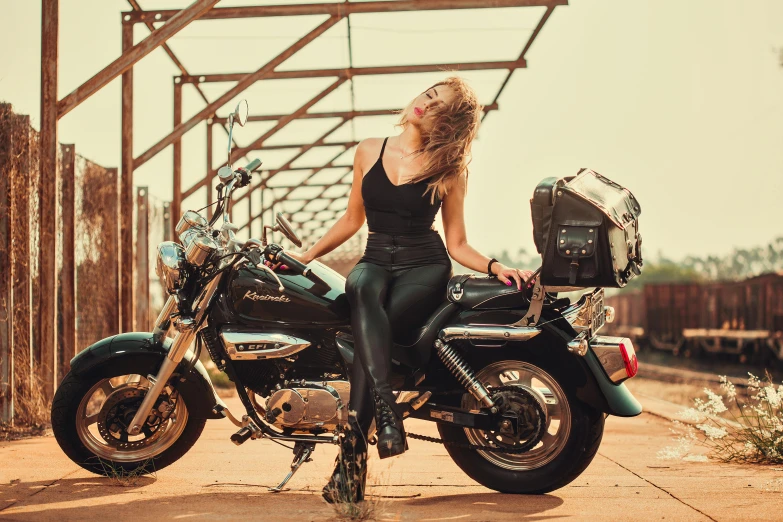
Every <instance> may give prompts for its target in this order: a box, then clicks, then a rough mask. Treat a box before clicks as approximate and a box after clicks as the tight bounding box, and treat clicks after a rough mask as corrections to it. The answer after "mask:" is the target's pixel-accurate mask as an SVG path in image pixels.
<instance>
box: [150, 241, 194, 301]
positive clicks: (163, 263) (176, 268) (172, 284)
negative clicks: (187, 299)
mask: <svg viewBox="0 0 783 522" xmlns="http://www.w3.org/2000/svg"><path fill="white" fill-rule="evenodd" d="M186 266H187V261H186V257H185V249H184V248H182V246H181V245H179V244H177V243H175V242H173V241H164V242H163V243H161V244H160V245H158V262H157V264H156V265H155V273H156V274H158V277H159V278H160V279H161V281H163V282H164V284H165V286H166V291H167V292H168V293H169V294H173V293H175V292H176V291H177V290H179V289H180V288H182V286H183V285H184V284H185V280H186V276H187V274H186V272H185V267H186Z"/></svg>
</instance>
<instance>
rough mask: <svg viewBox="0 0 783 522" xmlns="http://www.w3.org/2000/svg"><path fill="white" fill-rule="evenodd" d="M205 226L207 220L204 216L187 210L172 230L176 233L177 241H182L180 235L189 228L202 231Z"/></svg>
mask: <svg viewBox="0 0 783 522" xmlns="http://www.w3.org/2000/svg"><path fill="white" fill-rule="evenodd" d="M206 226H207V220H206V218H205V217H204V216H202V215H201V214H199V213H198V212H194V211H192V210H188V211H187V212H185V213H184V214H182V217H181V218H180V219H179V222H178V223H177V226H176V227H175V228H174V230H175V231H176V232H177V237H179V240H180V241H182V234H184V233H185V231H186V230H189V229H191V228H198V229H202V228H204V227H206ZM183 243H184V241H183Z"/></svg>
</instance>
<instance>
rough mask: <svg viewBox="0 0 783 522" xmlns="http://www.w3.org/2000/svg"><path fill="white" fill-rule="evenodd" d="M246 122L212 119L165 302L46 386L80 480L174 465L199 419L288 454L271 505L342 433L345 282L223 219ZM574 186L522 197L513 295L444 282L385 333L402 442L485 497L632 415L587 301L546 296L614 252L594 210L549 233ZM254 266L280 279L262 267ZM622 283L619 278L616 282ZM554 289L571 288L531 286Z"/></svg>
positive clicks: (567, 474) (583, 450) (534, 487)
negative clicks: (206, 205) (424, 310)
mask: <svg viewBox="0 0 783 522" xmlns="http://www.w3.org/2000/svg"><path fill="white" fill-rule="evenodd" d="M246 117H247V104H246V102H244V101H243V102H241V103H240V105H239V106H238V107H237V110H236V111H235V112H234V113H233V114H232V115H231V116H230V118H229V128H230V132H229V165H227V166H224V167H222V168H221V169H220V170H219V172H218V176H219V178H220V185H219V186H218V187H217V192H218V197H217V201H218V202H219V203H218V207H217V208H216V211H215V213H214V217H213V218H212V220H211V221H210V222H208V221H207V220H206V219H205V218H204V217H203V216H201V215H200V214H198V213H196V212H193V211H187V212H185V213H184V215H183V216H182V218H181V219H180V221H179V222H178V224H177V227H176V232H177V234H178V237H179V241H180V243H177V242H171V241H166V242H163V243H161V244H160V245H159V246H158V260H157V272H158V275H159V277H160V278H161V281H162V282H163V283H164V284H165V288H166V290H167V291H168V294H169V298H168V300H167V302H166V304H165V305H164V307H163V309H162V311H161V312H160V314H159V316H158V318H157V320H156V321H155V324H154V329H153V331H152V332H151V333H147V332H133V333H124V334H120V335H115V336H112V337H109V338H106V339H103V340H101V341H98V342H97V343H95V344H93V345H92V346H90V347H89V348H87V349H85V350H83V351H82V352H81V353H79V354H78V355H77V356H76V357H75V358H74V359H73V360H72V361H71V370H70V372H69V373H68V374H67V375H66V377H65V378H64V380H63V382H62V383H61V385H60V387H59V388H58V390H57V393H56V395H55V398H54V402H53V406H52V427H53V430H54V434H55V437H56V439H57V442H58V444H59V445H60V447H61V448H62V449H63V451H64V452H65V453H66V454H67V455H68V457H70V458H71V459H72V460H73V461H74V462H75V463H77V464H78V465H80V466H82V467H83V468H85V469H87V470H89V471H92V472H94V473H97V474H105V473H106V472H107V470H108V469H115V470H116V469H117V468H120V469H122V470H125V471H127V472H136V473H146V472H152V471H153V470H157V471H160V470H161V469H162V468H164V467H166V466H168V465H169V464H171V463H173V462H175V461H177V460H178V459H179V458H180V457H182V456H183V455H184V454H185V453H187V451H188V450H189V449H190V448H191V446H193V444H194V443H195V442H196V440H197V439H198V438H199V436H200V435H201V433H202V430H203V429H204V425H205V423H206V421H207V420H208V419H223V418H228V419H229V420H230V421H231V422H232V423H234V424H235V425H236V426H237V430H238V431H237V432H236V433H235V434H234V435H232V436H231V440H232V441H233V442H234V443H235V444H237V445H239V444H243V443H245V442H246V441H247V440H248V439H263V438H269V439H274V440H277V441H292V442H294V460H293V463H292V465H291V470H290V472H289V473H288V475H287V476H286V477H285V479H284V480H283V481H282V483H281V484H280V485H279V486H277V487H276V488H273V490H275V491H280V490H282V488H283V486H285V484H286V482H287V481H288V480H289V479H290V478H291V476H292V475H293V474H294V473H295V472H296V470H297V469H298V468H299V466H300V465H301V464H302V463H304V462H306V461H307V460H309V459H310V457H311V455H312V453H313V451H314V449H315V447H316V445H317V444H336V443H337V442H338V433H339V432H340V430H341V429H342V428H343V427H344V426H345V425H346V424H347V420H348V397H349V390H350V385H349V382H348V377H347V376H348V375H349V371H348V369H349V366H350V365H351V364H353V357H354V347H353V338H352V336H351V327H350V320H349V317H350V314H349V307H348V303H347V299H346V296H345V293H344V287H345V279H344V278H343V277H342V276H340V275H339V274H337V273H336V272H334V271H333V270H331V269H330V268H328V267H327V266H325V265H323V264H322V263H320V262H318V261H313V262H312V263H310V264H308V265H306V266H305V265H303V264H302V263H300V262H299V261H297V260H296V259H294V258H292V257H291V256H289V255H288V254H287V253H286V251H285V250H284V249H283V247H281V246H280V245H279V244H275V243H273V242H267V239H266V237H267V230H270V229H271V230H272V231H279V232H281V233H282V234H283V235H284V236H285V237H286V238H287V239H288V240H289V241H291V242H292V243H293V244H295V245H297V246H301V243H300V241H299V239H298V238H297V236H296V233H295V232H294V230H293V228H292V227H291V225H290V224H289V222H288V221H287V220H286V219H285V218H284V217H283V216H282V214H279V213H278V214H277V218H276V224H275V226H269V225H267V226H265V227H264V229H263V234H262V235H263V237H262V239H261V240H256V239H250V240H247V241H241V240H239V239H238V238H237V237H236V236H235V234H234V232H235V231H236V230H237V229H236V227H234V226H233V225H232V224H231V222H230V220H229V207H230V203H231V196H232V193H233V191H234V190H236V189H239V188H241V187H245V186H247V185H248V184H249V182H250V177H251V173H252V171H253V170H254V169H257V168H258V167H259V166H260V163H261V162H260V161H258V160H255V161H253V162H252V163H251V164H250V165H248V166H247V167H245V168H237V169H233V168H232V167H231V166H230V150H231V149H230V145H231V133H232V132H233V124H234V123H235V122H236V123H239V124H240V125H244V123H245V119H246ZM590 172H592V171H590ZM579 179H580V177H579V176H577V178H576V180H579ZM576 180H572V181H576ZM576 186H577V184H575V183H572V182H568V181H564V180H554V181H547V180H545V182H544V183H542V185H539V187H538V188H537V190H536V196H535V197H534V200H535V204H536V205H538V206H537V207H536V206H534V220H536V219H537V220H538V221H539V222H541V219H542V216H543V217H545V218H546V220H548V221H547V223H545V227H544V228H547V230H545V231H544V232H543V233H541V226H542V225H541V224H540V223H537V224H536V230H535V232H536V239H537V245H538V244H539V242H543V243H544V244H542V245H541V250H542V251H543V252H544V264H543V265H542V268H541V269H540V270H539V271H538V272H536V274H535V276H534V278H532V279H531V280H530V281H529V282H528V284H527V285H525V286H524V287H523V289H522V290H518V289H516V288H515V287H511V288H510V287H507V286H506V285H504V284H502V283H500V282H499V281H498V280H497V279H496V278H494V277H477V276H475V275H457V276H454V277H453V278H452V279H451V281H450V282H449V284H448V288H447V295H445V296H444V301H443V303H442V304H441V305H440V306H439V307H438V308H437V309H436V310H434V311H433V312H432V314H431V315H430V316H429V317H427V318H424V317H423V318H422V321H421V327H420V328H418V329H416V330H415V331H407V332H395V346H394V353H393V360H392V362H393V366H394V375H393V379H392V385H393V388H394V390H395V392H396V393H397V400H398V402H399V403H401V404H403V408H404V409H405V415H406V417H407V416H409V417H411V418H417V419H422V420H427V421H431V422H435V423H436V425H437V428H438V431H439V433H440V437H441V438H440V439H437V438H433V437H424V436H421V435H417V434H415V433H409V434H408V437H409V438H412V439H420V440H423V441H429V442H428V443H433V442H434V443H442V444H445V446H446V449H447V451H448V453H449V455H450V456H451V458H452V459H453V460H454V462H455V463H456V464H457V465H458V466H459V467H460V468H461V469H462V470H463V471H464V472H465V473H467V474H468V475H469V476H470V477H471V478H473V479H474V480H476V481H477V482H479V483H480V484H482V485H484V486H486V487H488V488H491V489H494V490H497V491H502V492H507V493H545V492H548V491H552V490H554V489H557V488H560V487H562V486H564V485H566V484H568V483H569V482H571V481H572V480H574V479H575V478H576V477H577V476H578V475H579V474H580V473H581V472H582V471H583V470H584V469H585V468H586V467H587V466H588V464H590V462H591V461H592V459H593V457H594V456H595V454H596V451H597V450H598V446H599V444H600V442H601V437H602V434H603V429H604V419H605V418H606V416H607V415H608V414H609V415H618V416H634V415H638V414H639V413H641V407H640V405H639V403H638V402H637V401H636V400H635V399H634V397H633V396H632V395H631V394H630V392H629V391H628V390H627V389H626V387H625V385H624V384H622V382H623V381H624V380H626V379H628V378H630V377H633V376H634V375H635V374H636V370H637V361H636V355H635V353H634V348H633V344H632V343H631V342H630V340H628V339H625V338H616V337H604V336H599V335H596V333H597V331H598V330H599V329H600V328H601V327H602V326H603V325H604V323H605V322H606V321H611V320H612V319H613V315H614V311H613V310H612V309H611V308H610V307H605V306H604V304H603V289H602V288H596V289H595V290H593V291H590V292H586V293H585V294H583V295H582V297H581V298H580V299H578V301H577V302H576V303H573V304H572V303H571V302H570V301H569V299H564V298H558V294H557V293H556V292H558V291H565V290H572V289H573V288H574V287H580V289H583V288H584V287H587V286H597V285H582V284H580V283H581V282H582V281H588V280H589V278H590V277H591V274H592V276H595V273H596V270H598V272H600V269H601V268H602V267H603V268H606V260H602V259H601V258H600V255H603V254H601V252H603V251H604V250H606V251H607V252H609V251H610V245H609V243H612V244H611V252H612V255H613V257H615V256H614V253H616V249H615V248H614V243H613V241H614V239H612V237H613V236H612V235H611V234H612V233H613V232H616V231H615V230H614V229H613V228H612V227H613V226H615V225H613V224H612V219H611V218H612V216H611V215H610V214H611V212H606V210H607V209H606V208H603V209H600V208H599V207H601V205H600V204H597V205H593V207H595V208H599V209H600V210H602V211H603V214H602V215H604V216H606V218H605V219H604V220H603V221H600V219H599V221H590V220H589V219H588V218H585V216H584V215H583V214H584V212H582V213H581V214H579V212H576V213H577V214H579V216H580V217H579V218H578V219H577V220H576V221H573V220H572V221H568V219H566V220H565V221H562V222H561V221H558V219H557V216H558V212H559V211H558V208H559V207H558V205H559V203H557V202H558V201H565V200H566V199H567V198H566V195H567V194H565V195H564V193H568V194H570V193H571V192H574V191H576V192H579V191H578V190H577V189H576V188H573V187H576ZM569 187H571V188H569ZM623 190H624V189H623ZM569 191H571V192H569ZM588 192H589V191H585V190H583V191H582V192H581V193H580V194H581V195H582V196H585V194H586V193H588ZM626 192H627V191H626ZM628 194H630V193H628ZM631 197H632V196H631ZM577 199H579V198H577ZM599 199H600V198H599ZM542 201H543V203H542ZM580 201H582V203H584V202H585V201H590V200H589V198H582V199H581V200H580ZM593 207H591V208H593ZM604 207H605V205H604ZM542 209H543V210H542ZM583 210H584V209H583ZM588 210H589V209H588ZM637 211H638V208H637ZM580 212H581V211H580ZM560 213H561V214H562V212H560ZM569 215H570V214H569ZM636 215H637V216H638V212H637V213H636ZM588 217H589V216H588ZM599 217H600V216H599ZM569 219H570V218H569ZM218 220H222V223H221V224H220V225H218V224H217V221H218ZM593 223H598V224H597V225H596V224H593ZM602 223H603V224H602ZM634 223H635V222H634ZM626 225H627V223H626ZM555 227H556V228H555ZM591 227H592V228H591ZM601 227H603V228H601ZM582 229H584V230H582ZM588 230H589V232H588ZM602 230H603V231H604V232H606V234H605V235H606V238H604V237H603V236H601V235H600V234H601V231H602ZM633 230H634V231H635V228H634V229H633ZM627 233H628V231H627V230H625V234H626V236H627ZM596 234H598V235H596ZM547 236H551V237H547ZM607 238H608V239H607ZM547 239H549V240H548V241H547ZM628 243H629V244H630V241H628ZM547 245H552V246H551V248H547ZM580 245H581V246H580ZM621 246H622V248H625V243H624V242H623V244H622V245H621ZM637 246H638V245H637ZM566 247H570V248H566ZM604 247H605V248H604ZM574 248H576V249H577V250H576V254H575V255H572V252H571V250H572V249H574ZM591 248H592V249H593V250H590V249H591ZM552 249H554V250H552ZM558 249H560V250H562V252H560V253H561V254H562V255H560V257H557V256H558V255H559V254H557V252H558ZM550 250H551V251H552V252H555V253H554V254H551V255H550ZM565 252H568V253H567V254H566V253H565ZM591 252H593V253H594V254H595V255H594V256H593V258H595V259H593V258H591V257H590V254H591ZM552 256H555V257H556V259H553V260H551V261H548V259H549V258H551V257H552ZM596 256H598V257H596ZM637 257H638V260H637V261H638V262H636V263H634V266H633V267H632V268H633V269H634V271H638V266H639V265H640V264H641V255H640V253H639V255H638V256H637ZM628 258H629V259H632V258H631V254H630V253H629V255H628ZM563 260H565V261H563ZM265 261H268V262H269V264H271V265H277V264H279V263H283V264H284V265H285V266H286V267H287V268H285V269H281V268H277V269H275V270H273V269H271V268H270V267H269V266H267V264H266V263H265ZM608 262H609V264H610V265H611V263H612V262H611V261H608ZM563 263H565V264H563ZM591 263H593V264H594V265H595V266H593V265H591ZM614 264H615V265H617V262H616V260H615V263H614ZM561 265H562V266H561ZM574 266H576V268H574ZM563 267H564V268H563ZM591 267H592V268H591ZM563 270H565V272H563ZM629 270H630V269H629ZM629 270H626V272H627V273H626V272H624V274H625V276H627V277H632V274H631V272H630V271H629ZM613 273H614V272H613ZM618 274H619V272H618ZM615 275H616V274H615ZM617 277H620V276H619V275H618V276H617ZM558 278H559V279H558ZM561 279H562V280H563V282H566V283H571V286H570V287H569V285H568V284H565V285H561V286H556V285H547V284H546V283H547V281H548V280H551V281H554V282H557V281H560V280H561ZM618 281H619V279H618ZM203 349H206V351H207V353H208V354H209V358H210V359H211V360H212V362H214V364H215V365H216V366H217V368H218V369H219V370H220V371H222V372H225V373H226V374H227V375H228V378H229V379H231V381H233V382H234V384H235V385H236V390H237V393H238V394H239V398H240V399H241V401H242V404H243V405H244V409H245V412H244V413H243V414H242V415H235V414H234V413H232V412H230V411H229V410H228V408H227V407H226V405H225V404H224V403H223V402H222V401H221V399H220V398H218V396H217V395H216V393H215V391H214V388H213V386H212V383H211V381H210V378H209V376H208V374H207V371H206V369H205V367H204V366H203V365H202V363H201V362H200V360H199V358H200V355H201V352H202V350H203Z"/></svg>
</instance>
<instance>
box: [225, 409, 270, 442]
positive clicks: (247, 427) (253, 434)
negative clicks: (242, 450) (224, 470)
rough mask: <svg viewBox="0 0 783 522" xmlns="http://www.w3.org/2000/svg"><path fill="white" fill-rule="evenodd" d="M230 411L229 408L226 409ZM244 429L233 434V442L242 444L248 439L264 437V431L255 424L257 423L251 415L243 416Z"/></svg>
mask: <svg viewBox="0 0 783 522" xmlns="http://www.w3.org/2000/svg"><path fill="white" fill-rule="evenodd" d="M225 411H228V410H225ZM241 426H242V429H240V430H239V431H238V432H236V433H234V434H233V435H231V442H233V443H234V444H236V445H237V446H241V445H242V444H244V443H245V442H247V441H248V439H260V438H261V437H263V436H264V435H263V433H262V432H261V429H260V428H259V427H258V426H256V425H255V423H254V422H253V421H252V420H250V417H248V416H247V415H243V416H242V424H241Z"/></svg>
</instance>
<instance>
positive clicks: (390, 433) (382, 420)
mask: <svg viewBox="0 0 783 522" xmlns="http://www.w3.org/2000/svg"><path fill="white" fill-rule="evenodd" d="M373 395H374V396H375V428H376V437H377V438H378V456H379V457H380V458H382V459H385V458H388V457H393V456H395V455H399V454H401V453H404V452H405V450H407V449H408V441H407V439H406V437H405V427H404V426H403V424H402V412H400V411H398V410H397V408H396V406H397V405H396V403H395V404H393V405H392V404H390V403H389V402H387V401H386V400H385V399H384V398H383V397H381V395H380V394H379V393H378V392H377V391H373Z"/></svg>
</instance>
